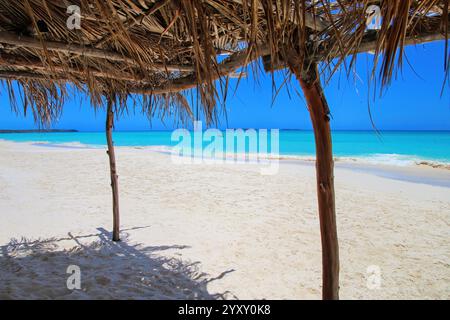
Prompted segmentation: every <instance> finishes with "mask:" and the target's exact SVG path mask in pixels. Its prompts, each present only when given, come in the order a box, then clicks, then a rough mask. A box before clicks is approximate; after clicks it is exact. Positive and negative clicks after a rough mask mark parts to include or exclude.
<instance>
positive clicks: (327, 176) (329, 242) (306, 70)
mask: <svg viewBox="0 0 450 320" xmlns="http://www.w3.org/2000/svg"><path fill="white" fill-rule="evenodd" d="M290 68H291V70H292V72H294V74H295V75H296V77H297V79H298V81H299V82H300V85H301V87H302V90H303V93H304V95H305V98H306V102H307V105H308V109H309V113H310V116H311V121H312V124H313V128H314V137H315V141H316V177H317V198H318V204H319V219H320V234H321V239H322V298H323V299H324V300H337V299H339V246H338V237H337V228H336V211H335V199H334V173H333V171H334V163H333V151H332V141H331V130H330V116H329V109H328V104H327V101H326V99H325V95H324V93H323V89H322V86H321V84H320V78H319V73H318V69H317V64H315V63H312V64H309V65H304V66H303V67H300V68H299V67H298V66H293V65H292V64H290Z"/></svg>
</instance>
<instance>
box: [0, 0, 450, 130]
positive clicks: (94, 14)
mask: <svg viewBox="0 0 450 320" xmlns="http://www.w3.org/2000/svg"><path fill="white" fill-rule="evenodd" d="M69 7H70V8H71V9H68V8H69ZM74 8H75V9H74ZM76 8H78V9H79V11H78V12H77V11H76ZM77 14H79V15H78V16H77ZM74 15H75V16H74ZM77 18H79V22H80V24H79V26H78V27H73V26H72V27H70V26H69V22H70V21H71V20H70V19H72V20H73V19H75V20H76V19H77ZM372 18H375V20H377V19H378V22H379V25H378V26H376V28H372V29H371V28H368V27H367V25H368V21H369V20H370V19H372ZM0 28H1V30H0V78H2V79H4V81H5V83H6V87H7V89H8V92H9V94H10V96H11V101H12V102H13V103H15V101H16V100H19V101H20V102H21V104H23V106H24V108H25V110H26V109H31V110H32V112H33V114H34V116H35V118H36V120H39V121H40V122H42V123H49V122H50V121H51V120H53V119H55V118H56V117H58V115H59V113H60V111H61V108H62V105H63V103H64V100H65V98H67V97H68V96H69V95H70V94H69V92H71V89H70V88H73V87H74V88H75V89H77V90H80V91H84V92H86V93H87V94H88V96H89V97H90V99H91V102H92V103H93V105H96V106H98V105H102V104H103V101H104V99H103V97H104V96H105V95H109V96H111V95H112V96H114V101H115V102H116V103H115V106H116V107H117V108H122V107H125V106H126V102H127V100H128V97H130V96H132V97H141V98H142V100H140V102H141V103H143V110H144V111H145V112H147V113H148V114H149V115H150V116H154V115H155V112H161V114H159V115H160V116H163V115H164V114H166V113H174V112H180V115H181V116H188V117H189V116H191V115H192V112H191V110H190V107H189V104H188V103H187V101H186V99H185V97H184V95H183V94H181V93H180V92H183V91H184V90H188V89H193V88H195V89H197V93H196V94H197V95H198V97H199V98H200V101H201V106H202V111H203V113H204V115H205V118H206V120H207V121H214V120H215V119H216V117H217V112H216V109H217V108H216V101H217V100H218V99H219V96H220V94H219V93H220V91H221V90H226V87H227V85H228V81H227V78H228V77H229V76H236V72H237V75H239V71H240V70H242V68H245V67H246V66H247V65H249V64H252V63H253V65H255V64H254V63H255V62H256V61H257V60H258V58H260V57H262V58H263V62H264V67H265V69H266V71H273V70H276V69H280V68H284V67H286V66H289V67H290V70H291V71H293V69H296V68H298V69H299V71H300V72H301V71H302V70H303V69H304V68H305V66H306V65H308V64H312V63H317V62H321V63H320V66H321V67H322V68H324V69H328V70H329V71H330V72H331V74H332V73H333V72H334V71H335V70H337V69H338V68H339V66H340V65H342V64H343V63H344V62H346V61H347V62H350V65H351V64H353V63H354V61H355V57H356V55H355V53H358V52H367V51H371V52H373V53H374V59H375V62H376V63H375V65H377V64H378V65H380V66H381V68H380V69H381V72H380V73H377V74H375V73H374V76H376V77H378V78H380V79H381V80H382V83H383V84H384V85H385V84H388V83H389V80H390V78H391V77H392V75H393V72H394V68H395V67H396V66H398V65H401V62H402V50H403V47H404V46H405V45H408V44H414V43H421V42H427V41H433V40H437V39H447V37H448V28H449V1H448V0H423V1H412V0H389V1H374V0H362V1H345V0H341V1H325V0H315V1H306V0H297V1H295V0H163V1H151V0H90V1H88V0H70V1H65V0H64V1H63V0H14V1H11V0H0ZM219 56H226V57H225V58H219ZM348 56H352V57H353V58H352V59H350V60H346V57H348ZM445 56H446V57H447V48H446V52H445ZM446 60H447V61H446V63H445V68H447V66H448V57H447V58H446ZM219 61H220V62H219ZM346 66H347V67H348V65H346ZM255 69H256V68H255ZM374 70H375V69H374ZM376 77H374V78H376ZM12 80H17V83H13V82H12ZM69 84H70V85H71V86H69ZM69 89H70V90H69ZM135 94H137V95H135ZM19 97H20V99H16V98H19Z"/></svg>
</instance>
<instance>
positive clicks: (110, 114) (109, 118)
mask: <svg viewBox="0 0 450 320" xmlns="http://www.w3.org/2000/svg"><path fill="white" fill-rule="evenodd" d="M107 100H108V107H107V111H106V140H107V142H108V151H106V153H107V154H108V156H109V170H110V173H111V188H112V197H113V237H112V240H113V241H120V235H119V232H120V225H119V223H120V217H119V181H118V178H119V176H118V175H117V168H116V155H115V152H114V142H113V139H112V129H113V127H114V111H113V98H112V97H111V96H109V97H108V98H107Z"/></svg>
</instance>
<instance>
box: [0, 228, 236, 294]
mask: <svg viewBox="0 0 450 320" xmlns="http://www.w3.org/2000/svg"><path fill="white" fill-rule="evenodd" d="M134 229H139V228H134ZM134 229H133V230H134ZM98 230H99V233H97V234H93V235H86V236H72V235H71V234H70V233H69V236H68V237H67V238H60V239H46V240H36V241H30V240H27V239H21V240H20V241H18V240H14V239H13V240H11V241H10V243H8V244H7V245H4V246H1V247H0V270H1V272H0V299H225V298H236V297H234V296H233V295H232V294H231V293H229V292H224V293H214V294H211V293H209V292H208V290H207V285H208V283H210V282H211V281H214V280H217V279H221V278H222V277H224V276H225V275H226V274H227V273H230V272H233V271H234V270H228V271H225V272H223V273H222V274H220V275H218V276H217V277H214V278H210V277H208V276H207V275H206V274H204V273H201V272H200V271H199V262H195V263H190V264H187V263H185V262H183V261H181V260H180V259H176V258H167V257H164V256H163V255H161V251H164V250H171V249H177V250H182V249H185V248H188V247H187V246H177V245H174V246H158V247H144V246H142V245H139V244H138V245H134V244H133V245H131V244H129V243H128V241H127V236H126V235H125V236H124V237H123V238H124V239H123V240H122V241H120V242H117V243H115V242H112V241H110V239H111V235H110V233H109V232H107V231H106V230H105V229H102V228H98ZM129 230H131V229H129ZM91 238H92V239H91ZM84 239H87V240H89V241H83V240H84ZM92 240H93V241H92ZM73 241H75V242H76V246H75V247H73V244H74V243H73ZM82 241H83V242H86V244H83V243H82ZM64 242H67V243H68V244H69V247H71V249H68V250H64V249H62V248H61V246H62V245H63V244H64ZM70 242H72V243H71V244H70ZM70 265H76V266H78V267H79V268H80V270H81V290H69V289H68V288H67V280H68V278H69V277H70V276H71V274H68V273H66V272H67V268H68V267H69V266H70Z"/></svg>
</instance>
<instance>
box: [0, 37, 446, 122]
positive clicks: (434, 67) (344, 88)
mask: <svg viewBox="0 0 450 320" xmlns="http://www.w3.org/2000/svg"><path fill="white" fill-rule="evenodd" d="M406 56H407V58H408V61H409V64H408V63H407V61H406V60H405V63H404V67H403V70H402V71H401V72H399V73H398V75H397V77H396V79H394V80H393V81H392V84H391V86H390V87H389V88H388V89H387V91H386V92H384V94H383V96H382V97H380V96H379V94H378V93H379V91H378V92H377V94H376V95H375V97H376V99H375V100H374V99H373V97H374V94H373V92H372V94H371V97H370V98H369V92H368V84H367V78H368V76H367V74H368V70H371V63H370V60H371V57H372V56H371V55H366V54H363V55H360V56H359V57H358V63H357V66H356V72H357V77H354V76H351V77H350V78H349V79H348V78H347V76H346V74H345V72H342V73H337V74H335V75H334V76H333V78H332V79H331V81H330V83H329V84H328V85H327V86H326V87H325V94H326V96H327V99H328V102H329V105H330V109H331V112H332V117H333V119H332V122H331V125H332V128H333V129H334V130H372V126H371V122H370V118H369V112H368V102H370V105H371V111H372V116H373V119H374V121H375V124H376V126H377V128H378V129H381V130H450V92H449V91H450V87H449V84H448V82H447V84H446V88H445V91H444V94H443V95H442V96H441V88H442V85H443V80H444V71H443V61H444V42H443V41H441V42H437V43H431V44H426V45H420V46H415V47H408V48H407V49H406ZM410 65H411V66H413V68H411V66H410ZM282 79H283V78H282V75H281V74H277V75H276V76H275V80H276V82H277V83H278V84H280V83H281V82H282ZM254 80H255V79H254V78H253V77H252V76H251V74H250V75H249V76H248V77H247V78H246V79H243V80H241V83H240V85H239V88H238V89H237V91H236V92H235V93H234V94H229V95H230V97H229V98H228V99H227V116H228V123H227V122H226V121H225V119H224V118H223V117H222V119H221V121H220V123H219V127H220V128H226V127H231V128H280V129H306V130H307V129H310V128H311V124H310V121H309V115H308V112H307V110H306V107H305V102H304V100H303V97H302V95H301V90H300V88H299V86H298V84H297V82H296V81H294V79H293V81H292V86H291V89H290V90H289V93H288V91H287V90H285V89H282V91H281V92H280V93H279V94H278V96H277V98H276V100H275V103H274V104H273V105H272V82H271V77H270V75H265V76H261V77H259V79H258V81H257V82H258V83H256V81H254ZM233 88H234V87H233ZM371 91H373V90H371ZM297 92H298V93H300V94H298V93H297ZM231 93H233V91H232V92H231ZM79 98H80V97H76V98H75V99H74V100H73V101H68V102H67V103H66V105H65V108H64V112H63V115H62V117H61V119H60V120H59V122H58V123H55V124H54V125H53V127H54V128H59V129H77V130H80V131H102V130H104V123H105V120H104V119H105V113H104V111H102V110H101V111H97V112H94V111H93V110H92V108H90V105H89V103H88V101H87V99H82V101H83V102H82V103H81V104H80V99H79ZM0 102H1V104H0V129H32V128H36V125H35V124H34V122H33V118H32V117H31V116H30V115H29V116H27V117H26V118H25V117H24V116H23V115H22V114H20V115H16V114H14V113H13V112H12V111H11V109H10V103H9V99H8V95H7V94H6V93H5V90H4V89H3V88H2V89H1V96H0ZM173 123H174V121H173V120H172V119H166V120H165V121H164V124H163V123H162V122H161V121H159V120H158V119H153V120H152V123H151V125H150V124H149V121H148V119H147V117H146V116H143V115H141V114H140V113H139V112H136V113H133V112H131V113H130V114H129V115H126V116H124V117H122V118H121V119H120V120H119V121H118V122H117V123H116V130H120V131H133V130H170V129H172V127H173Z"/></svg>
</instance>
